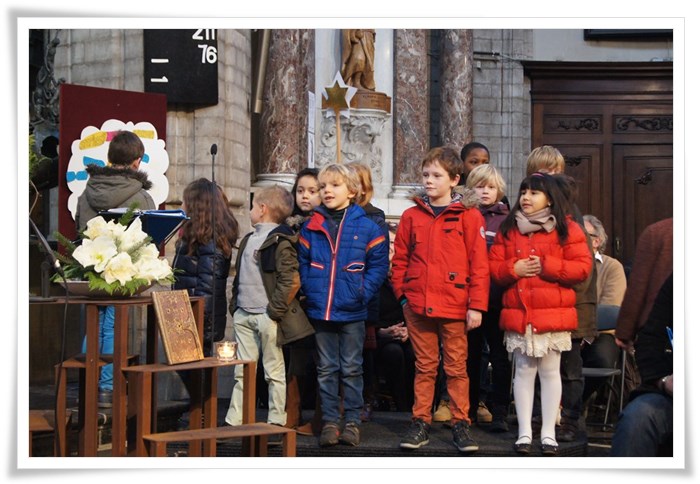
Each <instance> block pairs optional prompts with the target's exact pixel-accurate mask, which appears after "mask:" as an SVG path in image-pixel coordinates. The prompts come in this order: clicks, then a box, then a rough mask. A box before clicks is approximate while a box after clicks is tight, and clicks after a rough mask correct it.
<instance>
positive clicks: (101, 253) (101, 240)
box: [73, 235, 128, 273]
mask: <svg viewBox="0 0 700 484" xmlns="http://www.w3.org/2000/svg"><path fill="white" fill-rule="evenodd" d="M115 255H117V246H116V244H115V243H114V240H113V239H112V238H111V237H109V236H106V235H102V236H100V237H97V238H96V239H95V240H90V239H84V240H83V243H82V244H81V245H80V246H78V247H76V249H75V250H74V251H73V258H74V259H75V260H77V261H78V262H79V263H80V264H81V265H82V266H83V267H90V266H95V272H98V273H99V272H102V271H103V270H104V269H105V266H106V265H107V263H108V262H109V261H110V260H111V259H112V258H113V257H114V256H115ZM127 257H128V256H127Z"/></svg>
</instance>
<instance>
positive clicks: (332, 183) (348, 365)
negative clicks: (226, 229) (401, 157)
mask: <svg viewBox="0 0 700 484" xmlns="http://www.w3.org/2000/svg"><path fill="white" fill-rule="evenodd" d="M318 182H319V187H320V193H321V203H322V205H320V206H318V207H316V208H315V210H314V214H313V215H312V216H311V218H310V219H309V220H308V221H307V222H305V223H304V225H303V227H302V228H301V232H300V236H299V244H298V252H299V272H300V274H301V285H302V291H303V293H304V296H305V297H306V303H307V304H306V314H307V315H308V316H309V319H310V320H311V322H312V323H313V325H314V329H315V330H316V347H317V350H318V357H319V362H318V372H317V374H318V386H319V394H320V397H321V413H322V415H323V421H324V425H323V428H322V430H321V436H320V439H319V445H320V446H321V447H328V446H332V445H336V444H338V443H339V442H340V443H343V444H346V445H353V446H356V445H359V443H360V412H361V411H362V406H363V403H364V402H363V397H362V394H363V378H362V361H363V360H362V349H363V346H364V340H365V320H366V319H367V306H368V304H369V302H370V300H371V299H372V297H373V296H374V295H375V294H376V293H377V292H378V291H379V288H380V287H381V285H382V283H383V282H384V278H385V277H386V275H387V272H388V270H389V246H388V243H387V240H386V237H385V235H384V233H383V232H382V230H381V229H380V228H379V226H378V225H377V224H376V223H374V222H372V221H371V220H370V219H369V218H367V216H366V215H365V211H364V209H362V207H360V206H359V205H357V204H356V203H355V200H356V199H357V196H358V194H359V193H360V191H361V186H360V180H359V178H358V176H357V173H356V172H355V171H354V170H352V169H350V168H348V167H347V166H344V165H340V164H332V165H328V166H326V167H324V168H323V169H322V170H321V171H320V173H319V174H318ZM341 384H342V390H343V392H342V394H343V408H344V411H345V426H344V428H343V431H342V434H341V432H340V419H341V416H340V398H339V385H341Z"/></svg>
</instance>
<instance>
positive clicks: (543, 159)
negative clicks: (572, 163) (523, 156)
mask: <svg viewBox="0 0 700 484" xmlns="http://www.w3.org/2000/svg"><path fill="white" fill-rule="evenodd" d="M525 165H526V170H527V176H530V175H532V174H533V173H535V172H536V171H539V172H542V173H549V174H550V175H556V174H557V173H564V155H562V154H561V151H559V150H558V149H556V148H555V147H554V146H549V145H544V146H538V147H537V148H535V149H534V150H532V151H531V152H530V155H529V156H528V157H527V162H526V163H525Z"/></svg>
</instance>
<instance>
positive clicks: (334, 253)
mask: <svg viewBox="0 0 700 484" xmlns="http://www.w3.org/2000/svg"><path fill="white" fill-rule="evenodd" d="M347 215H348V211H347V210H345V213H344V214H343V219H342V220H341V221H340V224H338V233H337V234H336V236H335V240H336V241H338V240H340V236H341V234H342V232H343V225H344V224H345V217H346V216H347ZM323 233H325V234H326V237H327V238H328V242H329V243H330V245H331V254H332V257H331V276H330V281H329V283H328V300H327V301H326V311H325V316H324V318H323V319H324V320H326V321H330V319H331V306H332V305H333V293H334V292H335V272H336V266H337V264H338V260H337V259H338V257H337V256H338V250H337V249H338V248H337V246H336V244H334V243H333V241H332V240H331V235H330V234H329V233H328V231H327V230H324V231H323Z"/></svg>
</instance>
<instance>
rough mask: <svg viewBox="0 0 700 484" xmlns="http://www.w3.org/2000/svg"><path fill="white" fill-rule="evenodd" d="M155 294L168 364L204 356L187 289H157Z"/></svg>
mask: <svg viewBox="0 0 700 484" xmlns="http://www.w3.org/2000/svg"><path fill="white" fill-rule="evenodd" d="M152 296H153V306H154V307H155V310H156V319H157V321H158V329H159V330H160V336H161V338H162V339H163V346H164V347H165V357H166V358H167V360H168V364H169V365H175V364H177V363H187V362H190V361H199V360H202V359H204V353H203V351H202V344H201V342H200V341H199V335H198V333H197V323H196V321H195V319H194V313H193V312H192V305H191V304H190V297H189V295H188V294H187V291H186V290H184V289H182V290H178V291H158V292H154V293H152Z"/></svg>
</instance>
